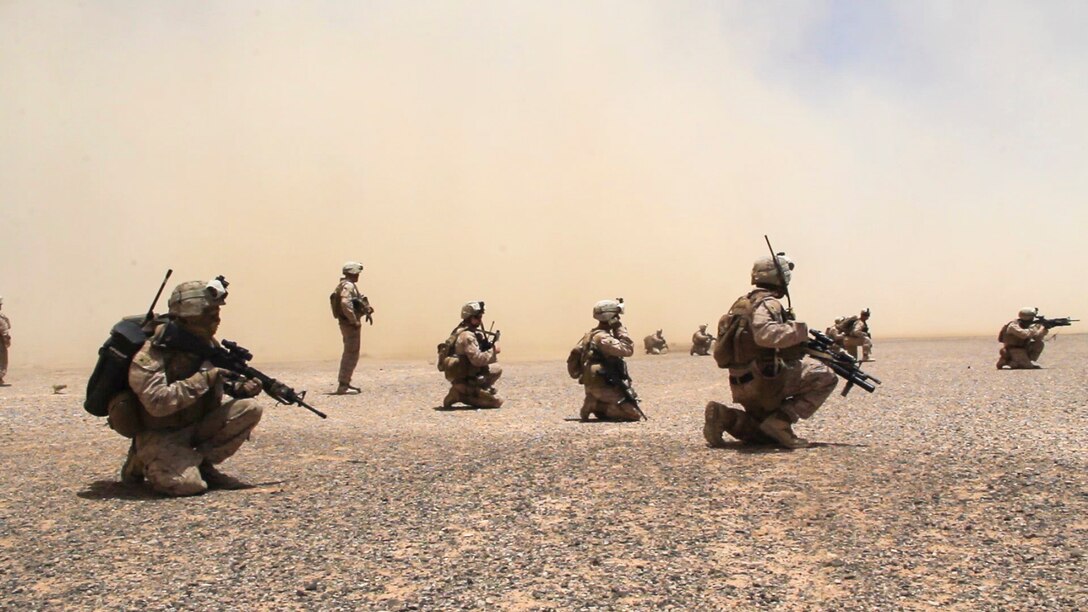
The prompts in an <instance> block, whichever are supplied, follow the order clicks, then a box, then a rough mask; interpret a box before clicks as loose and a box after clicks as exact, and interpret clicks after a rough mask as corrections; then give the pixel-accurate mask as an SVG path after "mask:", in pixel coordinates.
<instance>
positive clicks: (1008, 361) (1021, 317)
mask: <svg viewBox="0 0 1088 612" xmlns="http://www.w3.org/2000/svg"><path fill="white" fill-rule="evenodd" d="M1036 313H1037V311H1036V309H1034V308H1021V309H1020V313H1019V314H1018V315H1017V317H1016V318H1015V319H1013V320H1012V321H1009V322H1008V323H1006V324H1005V326H1004V327H1002V328H1001V331H1000V332H999V333H998V335H997V341H998V342H1000V343H1001V344H1002V345H1003V346H1002V347H1001V352H1000V353H999V355H998V358H997V369H999V370H1001V369H1004V368H1010V369H1013V370H1037V369H1039V368H1041V367H1043V366H1041V365H1039V364H1038V363H1036V362H1037V361H1038V360H1039V356H1040V355H1042V354H1043V348H1044V347H1045V346H1046V344H1045V341H1044V338H1046V335H1047V334H1048V333H1050V330H1049V329H1048V328H1047V327H1046V326H1045V325H1043V324H1042V323H1037V322H1036V321H1035V315H1036Z"/></svg>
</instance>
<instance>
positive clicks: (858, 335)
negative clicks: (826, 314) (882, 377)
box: [842, 317, 873, 361]
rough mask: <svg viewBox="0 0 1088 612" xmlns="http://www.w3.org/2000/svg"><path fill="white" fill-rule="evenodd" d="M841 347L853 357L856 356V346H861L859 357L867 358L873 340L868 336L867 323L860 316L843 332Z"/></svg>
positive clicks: (866, 359) (855, 357)
mask: <svg viewBox="0 0 1088 612" xmlns="http://www.w3.org/2000/svg"><path fill="white" fill-rule="evenodd" d="M842 345H843V348H845V349H846V352H847V353H850V356H851V357H853V358H854V359H857V358H858V347H859V346H860V347H861V358H862V359H863V360H865V361H868V360H869V353H870V351H872V349H873V340H872V338H870V337H869V323H868V322H867V321H865V320H864V319H862V318H860V317H859V318H858V319H856V320H855V321H854V322H853V323H851V324H850V328H849V329H848V330H846V333H845V334H843V341H842Z"/></svg>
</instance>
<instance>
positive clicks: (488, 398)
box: [442, 364, 504, 408]
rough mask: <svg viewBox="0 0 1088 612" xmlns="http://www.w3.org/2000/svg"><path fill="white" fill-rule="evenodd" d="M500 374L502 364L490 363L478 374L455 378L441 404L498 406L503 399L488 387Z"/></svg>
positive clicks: (490, 386) (482, 406) (492, 384)
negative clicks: (467, 377) (466, 377)
mask: <svg viewBox="0 0 1088 612" xmlns="http://www.w3.org/2000/svg"><path fill="white" fill-rule="evenodd" d="M501 376H502V366H500V365H498V364H491V365H489V366H487V370H486V371H485V372H483V373H482V374H480V375H479V376H476V377H472V378H469V379H460V380H457V381H455V382H453V383H451V384H450V390H449V393H447V394H446V399H444V400H442V405H443V406H444V407H446V408H449V407H450V406H452V405H454V404H457V403H461V404H465V405H467V406H473V407H475V408H499V407H500V406H502V403H503V401H504V400H503V399H502V398H501V397H499V395H498V394H497V393H491V391H490V389H491V388H493V387H494V386H495V383H496V382H498V380H499V377H501Z"/></svg>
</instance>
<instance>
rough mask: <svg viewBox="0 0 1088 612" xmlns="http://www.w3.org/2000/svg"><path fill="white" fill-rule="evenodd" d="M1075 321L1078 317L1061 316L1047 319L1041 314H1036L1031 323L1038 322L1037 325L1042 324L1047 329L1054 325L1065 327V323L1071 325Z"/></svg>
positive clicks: (1052, 327)
mask: <svg viewBox="0 0 1088 612" xmlns="http://www.w3.org/2000/svg"><path fill="white" fill-rule="evenodd" d="M1077 321H1080V319H1070V318H1069V317H1061V318H1058V319H1048V318H1046V317H1044V316H1043V315H1041V314H1036V315H1035V320H1034V321H1032V323H1038V324H1039V325H1042V326H1043V327H1045V328H1047V329H1054V328H1055V327H1065V326H1067V325H1072V324H1074V323H1076V322H1077Z"/></svg>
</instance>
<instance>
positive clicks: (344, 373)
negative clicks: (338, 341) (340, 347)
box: [337, 321, 363, 385]
mask: <svg viewBox="0 0 1088 612" xmlns="http://www.w3.org/2000/svg"><path fill="white" fill-rule="evenodd" d="M340 335H341V336H343V337H344V354H343V355H341V356H340V373H339V374H338V375H337V381H338V382H339V383H340V384H341V385H347V384H350V383H351V376H352V374H354V373H355V366H356V365H358V364H359V345H360V339H361V338H362V335H363V328H362V326H359V327H356V326H354V325H351V324H349V323H345V322H343V321H340Z"/></svg>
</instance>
